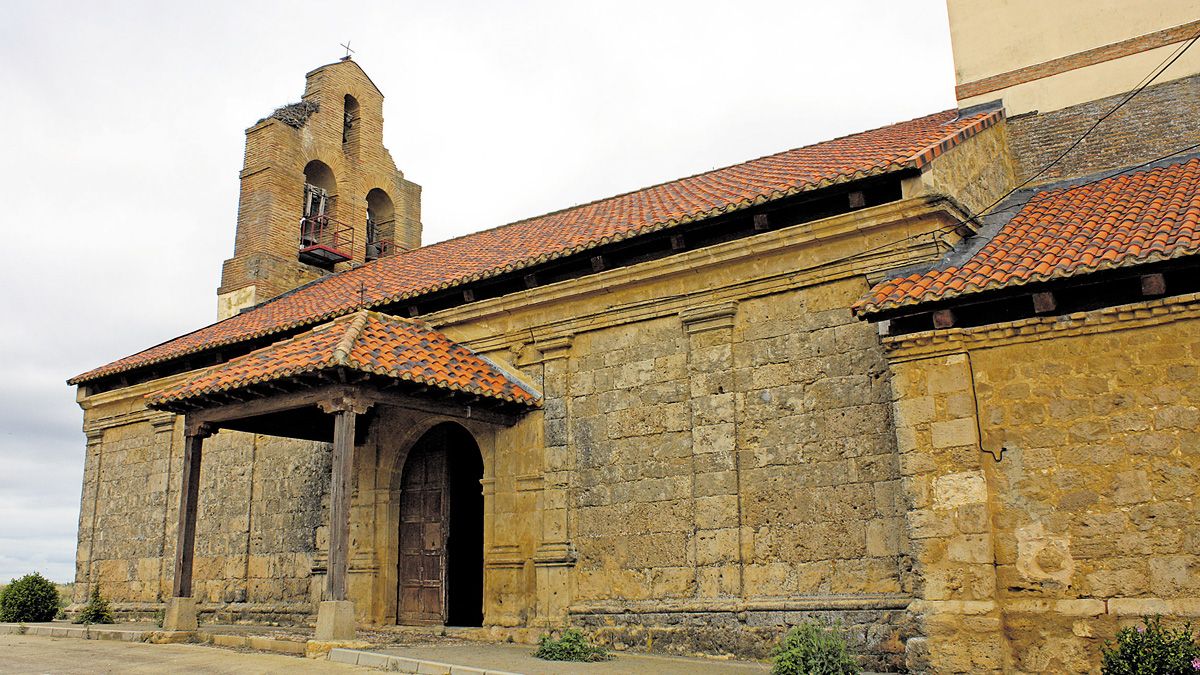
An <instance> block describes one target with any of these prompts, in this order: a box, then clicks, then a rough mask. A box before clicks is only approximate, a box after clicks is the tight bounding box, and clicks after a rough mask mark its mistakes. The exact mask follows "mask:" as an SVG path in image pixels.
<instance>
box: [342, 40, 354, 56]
mask: <svg viewBox="0 0 1200 675" xmlns="http://www.w3.org/2000/svg"><path fill="white" fill-rule="evenodd" d="M341 46H343V47H345V48H346V55H345V56H343V57H342V60H343V61H349V60H350V55H351V54H353V53H354V50H353V49H350V41H349V40H346V41H345V42H344V43H341Z"/></svg>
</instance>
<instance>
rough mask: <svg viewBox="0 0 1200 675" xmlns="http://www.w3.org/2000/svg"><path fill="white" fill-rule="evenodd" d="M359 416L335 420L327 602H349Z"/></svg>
mask: <svg viewBox="0 0 1200 675" xmlns="http://www.w3.org/2000/svg"><path fill="white" fill-rule="evenodd" d="M356 417H357V413H355V412H354V411H353V410H339V411H337V412H336V413H334V419H333V476H332V482H331V483H330V490H329V576H328V577H326V586H325V599H326V600H346V599H347V598H346V571H347V568H348V565H349V559H350V478H351V474H352V473H353V471H354V423H355V418H356Z"/></svg>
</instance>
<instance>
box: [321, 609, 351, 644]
mask: <svg viewBox="0 0 1200 675" xmlns="http://www.w3.org/2000/svg"><path fill="white" fill-rule="evenodd" d="M316 639H317V640H321V641H329V640H353V639H354V603H353V602H351V601H349V600H325V601H323V602H322V603H321V608H320V610H318V612H317V634H316Z"/></svg>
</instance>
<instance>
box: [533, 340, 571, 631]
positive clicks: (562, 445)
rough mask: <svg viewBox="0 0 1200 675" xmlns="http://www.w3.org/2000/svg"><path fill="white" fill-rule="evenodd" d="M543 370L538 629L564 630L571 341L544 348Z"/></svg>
mask: <svg viewBox="0 0 1200 675" xmlns="http://www.w3.org/2000/svg"><path fill="white" fill-rule="evenodd" d="M539 348H540V350H541V352H542V359H543V360H542V367H543V387H544V388H543V395H544V396H545V400H544V401H543V407H544V410H545V413H544V414H545V418H544V419H545V457H544V465H543V473H542V476H541V480H540V481H539V482H540V487H541V514H542V531H541V541H540V542H539V543H538V546H537V549H536V550H535V551H534V556H533V564H534V568H535V570H536V575H537V618H536V622H537V623H538V624H539V625H561V624H562V623H564V622H565V621H566V618H567V609H568V607H569V606H570V602H571V568H572V567H574V566H575V562H576V559H577V557H578V556H577V554H576V552H575V545H574V544H573V543H572V542H571V538H570V522H569V518H570V508H569V503H568V497H569V494H570V487H571V486H570V478H571V472H572V471H573V469H574V466H573V465H574V462H573V461H572V456H571V448H570V443H569V439H570V437H571V434H570V428H569V420H570V417H569V415H568V413H567V408H568V406H569V405H570V399H571V361H570V358H569V356H570V353H571V338H570V337H565V338H559V339H556V340H552V341H549V342H546V343H543V344H541V345H539Z"/></svg>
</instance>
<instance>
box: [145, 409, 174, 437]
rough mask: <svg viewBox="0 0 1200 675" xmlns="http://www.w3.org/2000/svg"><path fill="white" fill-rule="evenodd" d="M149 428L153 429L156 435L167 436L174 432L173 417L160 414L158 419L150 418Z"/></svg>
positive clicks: (168, 414) (169, 414)
mask: <svg viewBox="0 0 1200 675" xmlns="http://www.w3.org/2000/svg"><path fill="white" fill-rule="evenodd" d="M150 426H152V427H154V433H156V434H169V433H172V432H174V431H175V415H173V414H171V413H167V414H162V415H160V416H158V417H152V418H150Z"/></svg>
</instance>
